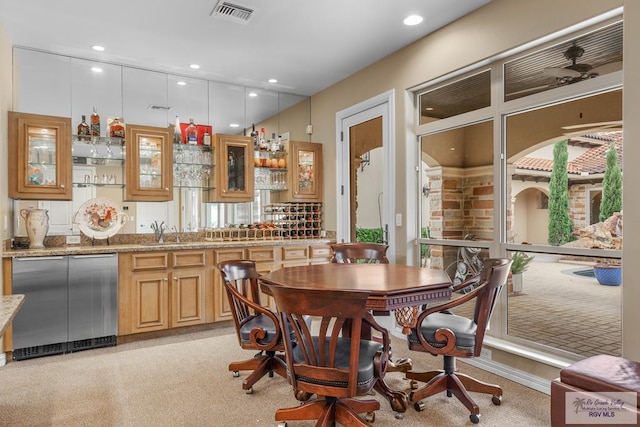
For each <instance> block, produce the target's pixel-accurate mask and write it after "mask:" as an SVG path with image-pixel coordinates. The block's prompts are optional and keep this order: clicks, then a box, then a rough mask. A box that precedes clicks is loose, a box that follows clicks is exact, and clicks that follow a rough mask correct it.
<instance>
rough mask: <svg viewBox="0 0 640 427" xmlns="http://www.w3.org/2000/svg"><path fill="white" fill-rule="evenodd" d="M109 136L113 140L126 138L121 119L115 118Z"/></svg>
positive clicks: (110, 126)
mask: <svg viewBox="0 0 640 427" xmlns="http://www.w3.org/2000/svg"><path fill="white" fill-rule="evenodd" d="M109 136H110V137H111V138H124V126H123V125H122V123H121V122H120V118H119V117H114V118H113V121H112V122H111V124H110V125H109Z"/></svg>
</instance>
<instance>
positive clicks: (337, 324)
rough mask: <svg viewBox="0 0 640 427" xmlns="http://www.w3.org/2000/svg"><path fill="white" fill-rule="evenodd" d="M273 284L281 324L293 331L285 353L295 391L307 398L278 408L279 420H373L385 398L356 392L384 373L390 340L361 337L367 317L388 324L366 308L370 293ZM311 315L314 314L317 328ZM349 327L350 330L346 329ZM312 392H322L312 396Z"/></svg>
mask: <svg viewBox="0 0 640 427" xmlns="http://www.w3.org/2000/svg"><path fill="white" fill-rule="evenodd" d="M270 288H271V292H272V293H273V297H274V299H275V302H276V306H277V307H278V314H279V317H280V324H281V325H287V327H290V328H291V330H292V331H293V334H286V335H285V336H284V342H285V354H286V361H287V367H288V370H289V381H290V383H291V385H292V387H293V391H294V396H295V397H296V399H298V400H300V401H302V402H303V403H302V404H301V405H298V406H295V407H290V408H281V409H278V410H277V411H276V414H275V420H276V421H279V422H280V423H279V424H278V426H286V425H287V421H293V420H317V423H316V426H333V425H337V424H340V425H345V426H369V425H370V424H369V422H373V421H374V420H375V412H374V411H376V410H378V409H380V402H378V401H377V400H375V399H363V398H356V397H357V396H364V395H367V394H368V393H369V392H370V390H371V389H372V388H373V387H374V386H375V384H376V382H377V381H378V379H380V378H383V377H384V374H385V367H386V361H387V349H388V345H389V341H388V340H387V341H386V342H384V343H379V342H376V341H372V340H367V339H362V337H361V331H362V326H363V322H364V321H365V320H366V321H367V322H369V323H370V324H371V325H372V326H375V327H376V328H380V329H382V327H381V326H380V325H378V324H377V323H375V319H373V316H371V314H370V313H369V312H368V311H367V309H366V303H367V298H368V296H369V293H368V292H344V291H324V290H317V289H314V290H310V289H304V288H284V287H279V286H271V287H270ZM305 316H313V319H314V328H313V329H312V328H310V327H309V324H308V323H307V322H305ZM344 327H348V334H341V332H342V331H343V330H344V329H343V328H344ZM293 338H295V340H294V339H293ZM312 395H316V398H313V399H309V398H310V397H311V396H312ZM362 413H364V414H366V415H365V418H364V419H363V418H361V417H360V416H359V414H362Z"/></svg>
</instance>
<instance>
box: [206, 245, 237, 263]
mask: <svg viewBox="0 0 640 427" xmlns="http://www.w3.org/2000/svg"><path fill="white" fill-rule="evenodd" d="M235 259H245V258H244V249H243V248H232V249H217V250H215V251H213V262H214V263H215V264H218V263H221V262H222V261H230V260H235Z"/></svg>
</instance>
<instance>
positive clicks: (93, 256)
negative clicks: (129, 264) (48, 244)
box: [71, 254, 116, 259]
mask: <svg viewBox="0 0 640 427" xmlns="http://www.w3.org/2000/svg"><path fill="white" fill-rule="evenodd" d="M114 256H116V254H97V255H73V256H72V257H71V258H73V259H84V258H113V257H114Z"/></svg>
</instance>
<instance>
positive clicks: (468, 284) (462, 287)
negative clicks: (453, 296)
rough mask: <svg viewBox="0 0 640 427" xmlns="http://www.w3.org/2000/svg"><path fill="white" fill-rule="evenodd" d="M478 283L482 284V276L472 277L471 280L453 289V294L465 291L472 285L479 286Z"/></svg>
mask: <svg viewBox="0 0 640 427" xmlns="http://www.w3.org/2000/svg"><path fill="white" fill-rule="evenodd" d="M478 283H480V275H479V274H476V275H475V276H473V277H470V278H469V279H467V280H465V281H464V282H462V283H460V284H458V285H456V286H454V287H453V288H451V292H458V291H459V290H460V289H464V288H466V287H467V286H471V285H477V284H478Z"/></svg>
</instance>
